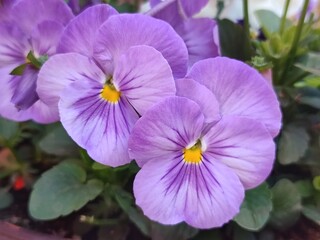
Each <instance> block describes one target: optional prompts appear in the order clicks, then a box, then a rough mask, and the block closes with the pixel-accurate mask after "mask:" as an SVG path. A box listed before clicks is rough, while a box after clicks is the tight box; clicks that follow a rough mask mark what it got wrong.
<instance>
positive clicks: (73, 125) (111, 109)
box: [59, 78, 138, 167]
mask: <svg viewBox="0 0 320 240" xmlns="http://www.w3.org/2000/svg"><path fill="white" fill-rule="evenodd" d="M102 88H103V83H101V82H99V81H95V80H93V79H89V78H83V79H80V80H78V81H75V82H73V83H71V84H70V85H69V86H67V87H66V88H65V89H64V91H63V92H62V94H61V100H60V103H59V112H60V117H61V122H62V124H63V126H64V128H65V129H66V130H67V132H68V134H69V135H70V136H71V137H72V138H73V139H74V140H75V142H77V143H78V144H79V145H80V146H81V147H83V148H85V149H86V150H87V151H88V154H89V155H90V156H91V157H92V158H93V159H94V160H96V161H98V162H100V163H102V164H106V165H109V166H112V167H116V166H120V165H123V164H127V163H129V162H130V159H129V155H128V151H127V149H128V138H129V134H130V131H131V129H132V127H133V125H134V123H135V122H136V121H137V119H138V115H137V114H136V113H135V111H134V109H133V108H132V107H131V106H130V104H129V103H128V102H127V100H126V99H125V98H121V100H120V101H119V102H118V103H116V104H113V103H109V102H107V101H105V100H104V99H103V98H102V97H101V96H100V93H101V90H102Z"/></svg>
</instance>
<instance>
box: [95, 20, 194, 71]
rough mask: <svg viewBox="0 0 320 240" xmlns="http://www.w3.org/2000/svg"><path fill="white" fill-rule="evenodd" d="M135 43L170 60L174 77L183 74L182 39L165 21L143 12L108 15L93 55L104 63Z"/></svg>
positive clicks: (184, 63) (183, 52)
mask: <svg viewBox="0 0 320 240" xmlns="http://www.w3.org/2000/svg"><path fill="white" fill-rule="evenodd" d="M106 36H108V37H106ZM136 45H148V46H151V47H154V48H155V49H157V50H158V51H159V52H161V54H162V55H163V56H164V58H165V59H166V60H167V61H168V62H169V65H170V66H171V68H172V71H173V75H174V77H184V75H185V73H186V70H187V61H188V53H187V49H186V46H185V44H184V42H183V40H182V39H181V38H180V37H179V36H178V35H177V34H176V33H175V31H174V30H173V29H172V27H171V26H170V25H169V24H167V23H166V22H163V21H160V20H158V19H154V18H152V17H149V16H145V15H140V14H121V15H115V16H111V17H110V18H109V19H108V20H107V21H106V22H105V23H104V24H103V25H102V26H101V27H100V29H99V31H98V34H97V38H96V42H95V46H94V53H95V55H94V56H95V58H96V59H97V60H98V61H99V62H100V64H101V66H105V65H106V64H107V63H110V62H117V59H118V58H119V57H120V56H121V55H122V54H123V53H124V52H125V51H126V50H127V49H129V48H130V47H132V46H136Z"/></svg>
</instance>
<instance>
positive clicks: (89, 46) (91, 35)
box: [58, 4, 118, 57]
mask: <svg viewBox="0 0 320 240" xmlns="http://www.w3.org/2000/svg"><path fill="white" fill-rule="evenodd" d="M115 14H118V12H117V11H116V10H115V9H114V8H112V7H111V6H109V5H107V4H101V5H97V6H93V7H90V8H88V9H86V10H85V11H84V12H82V13H81V14H79V15H78V16H77V17H76V18H74V19H73V20H72V21H71V22H70V23H69V25H68V26H67V28H66V29H65V31H64V34H63V36H62V38H61V41H60V44H59V48H58V51H59V52H78V53H82V54H83V55H86V56H89V57H90V56H92V53H93V44H94V39H95V35H96V31H97V30H98V28H99V27H100V26H101V25H102V23H104V22H105V21H106V20H107V19H108V18H109V17H110V16H112V15H115ZM104 37H105V36H104Z"/></svg>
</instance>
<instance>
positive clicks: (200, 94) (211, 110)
mask: <svg viewBox="0 0 320 240" xmlns="http://www.w3.org/2000/svg"><path fill="white" fill-rule="evenodd" d="M176 87H177V96H180V97H186V98H189V99H191V100H193V101H195V102H196V103H197V104H198V105H199V107H200V108H201V111H202V113H203V115H204V117H205V122H206V123H211V122H214V121H217V120H219V119H220V118H221V116H220V107H219V103H218V101H217V99H216V97H215V96H214V95H213V93H212V92H211V91H210V90H209V89H208V88H206V87H205V86H203V85H201V84H200V83H198V82H196V81H194V80H193V79H187V78H181V79H178V80H176Z"/></svg>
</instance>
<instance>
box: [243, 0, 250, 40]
mask: <svg viewBox="0 0 320 240" xmlns="http://www.w3.org/2000/svg"><path fill="white" fill-rule="evenodd" d="M243 17H244V19H243V20H244V31H245V33H246V36H248V37H249V36H250V29H249V5H248V0H243Z"/></svg>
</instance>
